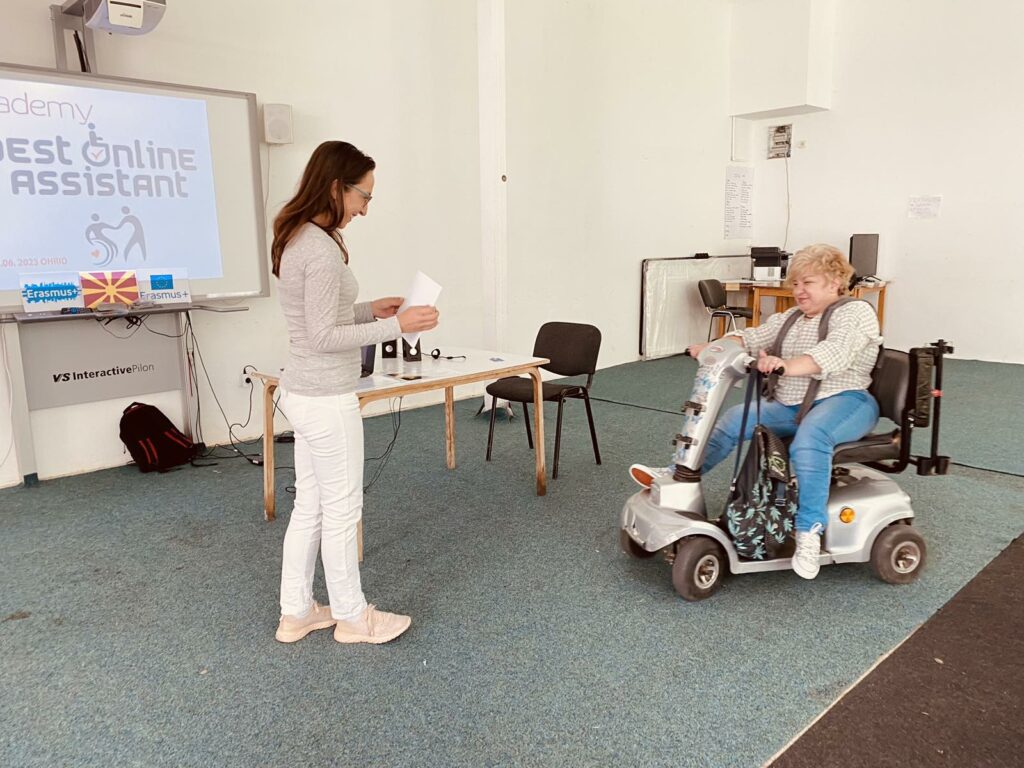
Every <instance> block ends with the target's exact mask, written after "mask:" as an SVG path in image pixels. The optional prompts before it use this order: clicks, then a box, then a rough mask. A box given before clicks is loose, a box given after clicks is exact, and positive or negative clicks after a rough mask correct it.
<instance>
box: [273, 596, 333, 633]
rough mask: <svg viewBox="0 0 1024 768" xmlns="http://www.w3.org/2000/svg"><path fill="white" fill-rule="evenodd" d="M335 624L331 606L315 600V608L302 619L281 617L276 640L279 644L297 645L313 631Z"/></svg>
mask: <svg viewBox="0 0 1024 768" xmlns="http://www.w3.org/2000/svg"><path fill="white" fill-rule="evenodd" d="M334 624H335V619H334V617H333V616H331V606H329V605H318V604H317V602H316V601H315V600H314V601H313V607H312V608H310V609H309V613H307V614H306V615H305V616H303V617H302V618H301V619H298V618H296V617H295V616H281V621H280V623H278V625H277V634H276V635H274V639H275V640H277V641H278V642H279V643H295V642H298V641H299V640H301V639H302V638H304V637H305V636H306V635H308V634H309V633H310V632H312V631H313V630H316V629H327V628H328V627H333V626H334Z"/></svg>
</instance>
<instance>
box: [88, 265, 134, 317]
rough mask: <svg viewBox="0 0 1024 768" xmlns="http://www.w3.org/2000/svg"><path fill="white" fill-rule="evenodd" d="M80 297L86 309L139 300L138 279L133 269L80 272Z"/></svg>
mask: <svg viewBox="0 0 1024 768" xmlns="http://www.w3.org/2000/svg"><path fill="white" fill-rule="evenodd" d="M81 277H82V297H83V298H84V299H85V307H86V309H94V308H95V307H97V306H99V305H100V304H127V305H128V306H131V305H132V304H134V303H135V302H136V301H138V300H139V281H138V280H137V279H136V277H135V270H127V271H124V272H82V273H81Z"/></svg>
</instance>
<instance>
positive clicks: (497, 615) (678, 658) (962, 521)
mask: <svg viewBox="0 0 1024 768" xmlns="http://www.w3.org/2000/svg"><path fill="white" fill-rule="evenodd" d="M973 365H982V366H987V364H971V363H967V362H961V361H956V366H955V367H956V368H960V367H961V366H962V367H963V368H964V370H965V371H967V373H965V374H964V376H967V375H968V374H972V369H973ZM687 366H692V362H691V361H683V360H681V359H678V358H673V359H669V360H663V361H657V362H652V363H634V364H630V365H626V366H619V367H616V368H612V369H607V370H605V371H601V372H599V374H598V376H597V378H596V390H595V393H596V394H597V395H598V396H600V397H605V398H608V399H621V400H629V401H631V402H638V403H646V404H653V405H655V406H656V407H662V406H665V407H669V408H676V407H678V405H679V404H680V403H681V402H682V401H683V400H684V399H685V397H686V395H687V394H688V393H689V389H690V380H691V376H692V367H691V368H687ZM952 367H953V366H951V368H952ZM1018 370H1019V369H1018V368H1016V367H1014V366H995V368H994V369H993V370H992V371H991V372H989V371H987V370H986V371H983V372H982V373H979V374H978V375H977V377H976V378H977V381H979V382H980V383H981V384H984V385H985V386H984V387H979V389H978V391H976V392H974V393H973V394H972V397H973V398H975V399H974V400H971V401H970V402H971V408H972V410H974V411H975V412H977V413H979V414H981V413H983V412H984V413H985V414H988V413H989V409H990V408H992V407H998V408H999V411H998V413H999V416H998V419H999V420H1001V421H1002V422H1003V423H1004V424H1005V429H1007V430H1008V429H1011V428H1012V429H1014V431H1015V432H1017V433H1019V432H1020V430H1021V428H1022V426H1024V425H1022V424H1021V423H1020V422H1021V419H1022V416H1021V413H1020V411H1019V408H1016V407H1014V406H1012V405H1011V404H1008V403H1007V402H1006V401H1005V400H1000V399H999V398H1001V397H1005V394H1004V393H1005V391H1006V389H1005V387H1003V382H1004V381H1005V380H1006V379H1007V377H1009V379H1010V381H1011V382H1015V381H1016V380H1017V379H1016V378H1015V377H1016V375H1017V371H1018ZM949 378H950V379H953V376H952V374H950V377H949ZM951 388H952V381H951V382H950V386H949V387H947V391H948V390H950V389H951ZM993 393H995V394H993ZM477 403H478V401H475V400H474V401H466V402H462V403H458V404H457V406H456V407H457V413H456V415H457V431H458V448H459V453H458V459H459V466H458V468H457V469H456V470H454V471H447V470H446V469H445V468H444V441H443V434H444V433H443V414H442V411H441V409H440V408H437V407H435V408H427V409H421V410H417V411H411V412H406V413H404V414H403V416H402V427H401V432H400V436H399V440H398V444H397V447H396V449H395V452H394V454H393V456H392V458H391V461H390V463H389V464H388V465H387V467H386V468H385V470H384V472H383V474H382V476H381V479H380V481H379V482H378V483H377V485H376V486H374V488H372V489H371V491H370V492H369V493H368V495H367V497H366V511H365V529H366V561H365V563H364V565H363V571H362V573H363V584H364V589H365V590H366V593H367V596H368V598H369V599H370V600H371V601H373V602H376V603H377V604H378V605H380V606H381V607H382V608H384V609H390V610H398V611H403V612H408V613H410V614H411V615H412V616H413V619H414V622H413V626H412V628H411V630H410V631H409V632H408V633H407V634H406V635H404V636H403V637H402V638H400V639H399V640H397V641H396V642H394V643H392V644H390V645H385V646H379V647H361V646H342V645H338V644H336V643H334V641H333V640H332V638H331V634H330V632H318V633H314V634H313V635H311V636H310V637H309V638H307V639H306V640H303V641H302V642H300V643H297V644H296V645H293V646H284V645H280V644H278V643H276V642H275V641H274V639H273V632H274V629H275V626H276V622H277V615H278V608H277V587H278V578H279V568H280V556H281V554H280V550H281V540H282V537H283V535H284V531H285V526H286V524H287V520H288V511H289V510H290V507H291V496H289V495H288V494H287V493H286V492H285V490H284V487H285V485H286V484H287V482H288V481H289V480H290V472H289V471H288V470H286V469H285V470H282V471H280V472H279V473H278V480H279V482H278V504H279V510H280V519H279V520H278V522H276V523H273V524H267V523H264V522H263V520H262V512H261V509H262V505H261V488H262V486H261V474H260V470H259V469H257V468H255V467H252V466H250V465H248V464H246V463H244V462H242V461H239V460H231V461H222V462H221V463H220V464H219V465H217V466H215V467H209V468H202V469H200V468H187V469H184V470H181V471H177V472H171V473H168V474H165V475H141V474H140V473H139V472H138V471H137V470H136V469H134V468H133V467H124V468H120V469H115V470H109V471H104V472H97V473H93V474H89V475H82V476H78V477H72V478H65V479H61V480H54V481H50V482H45V483H42V484H41V485H40V486H38V487H35V488H31V489H9V490H6V491H2V492H0V562H2V563H3V565H4V577H3V579H4V580H3V589H2V593H0V649H2V652H0V690H2V691H3V693H2V695H0V722H2V723H3V724H4V725H3V728H2V729H0V764H2V765H5V766H6V765H11V766H53V765H68V766H92V765H95V766H110V765H118V766H122V765H125V766H134V765H137V766H172V765H173V766H186V765H187V766H208V765H217V766H253V765H261V766H264V765H265V766H286V765H287V766H296V765H309V766H326V765H332V766H356V765H359V766H394V765H403V766H446V767H448V766H507V765H520V766H584V765H586V766H590V765H593V766H620V765H630V766H648V765H650V766H668V765H672V766H690V765H693V766H758V765H760V764H761V763H763V762H764V761H765V760H766V759H767V758H768V757H769V756H771V755H772V754H773V753H774V752H776V750H778V749H779V748H780V747H781V746H782V745H784V744H785V743H786V742H787V741H788V740H789V739H790V738H792V736H793V735H795V734H796V733H797V732H798V731H799V730H800V729H801V728H802V727H803V726H804V725H805V724H806V723H807V722H808V721H809V720H811V719H812V718H814V717H815V716H816V715H817V714H818V713H819V712H820V711H821V710H822V709H823V708H825V707H826V706H828V704H829V703H830V702H831V701H832V700H833V699H834V698H835V697H836V695H837V694H838V693H839V692H840V691H842V690H843V689H844V688H845V687H846V686H847V685H849V684H850V683H851V682H852V681H853V680H855V679H856V678H857V677H858V676H859V675H860V674H861V673H862V672H863V671H864V670H865V669H867V668H868V667H869V666H870V665H871V664H872V663H873V662H874V661H875V660H876V659H877V658H878V657H879V656H880V655H882V654H884V653H885V652H887V651H888V650H889V649H891V648H892V647H893V646H895V645H896V644H897V643H898V642H900V641H901V640H902V639H903V638H905V637H906V636H907V634H909V633H910V632H911V631H912V630H913V629H914V628H915V627H916V626H917V625H919V624H920V623H921V622H923V621H924V620H925V619H927V618H928V617H929V616H930V615H931V614H932V613H934V612H935V611H936V610H937V609H938V608H939V607H940V606H942V605H943V604H944V603H945V602H946V601H947V600H948V599H949V598H950V597H951V596H952V595H953V594H954V593H955V592H956V591H957V590H958V589H959V588H960V587H962V586H963V585H964V584H965V583H966V582H967V581H968V580H969V579H970V578H971V577H972V576H973V575H974V574H975V573H977V572H978V571H979V570H980V569H981V568H982V567H983V566H984V565H985V564H986V563H987V562H989V561H990V560H991V559H992V558H993V557H994V556H995V555H996V554H997V553H998V552H999V551H1000V550H1001V549H1003V548H1004V547H1005V546H1006V545H1007V544H1008V543H1009V542H1010V541H1011V540H1012V539H1013V538H1014V537H1015V536H1016V535H1018V534H1019V533H1020V532H1021V531H1022V530H1024V507H1022V504H1021V502H1020V499H1021V496H1022V492H1024V479H1021V478H1017V477H1012V476H1008V475H998V474H992V473H984V472H978V471H974V470H969V469H961V468H955V469H954V472H953V473H952V474H950V475H948V476H945V477H929V478H925V477H918V476H916V475H914V474H913V473H912V472H907V473H904V474H903V475H902V476H900V482H901V484H902V485H903V487H904V488H905V489H906V490H907V491H908V493H910V495H911V496H912V498H913V500H914V505H915V509H916V511H917V514H918V520H917V524H918V526H919V528H920V530H921V532H922V534H923V535H924V536H925V538H926V540H927V542H928V546H929V563H928V566H927V568H926V569H925V571H924V573H923V574H922V576H921V578H920V580H919V581H917V582H916V583H914V584H912V585H909V586H906V587H894V586H890V585H886V584H883V583H881V582H879V581H877V580H875V579H874V578H873V577H872V576H871V574H870V572H869V570H868V568H867V567H866V566H852V565H851V566H839V567H829V568H825V569H823V570H822V573H821V575H820V577H819V578H818V579H817V580H816V581H815V582H804V581H802V580H800V579H799V578H798V577H796V576H794V575H793V574H785V573H775V574H767V575H758V576H743V577H735V578H732V579H730V580H728V581H727V582H726V584H725V585H724V586H723V588H722V590H721V591H720V592H719V593H718V594H717V595H715V596H714V597H713V598H712V599H711V600H708V601H705V602H703V603H697V604H691V603H685V602H683V601H682V600H680V599H679V598H678V597H676V595H675V593H674V591H673V589H672V586H671V581H670V570H669V567H668V566H667V564H665V563H664V562H663V561H661V560H660V559H652V560H648V561H642V562H640V561H635V560H631V559H629V558H627V557H626V556H625V555H623V554H622V553H620V552H619V550H618V545H617V541H616V533H617V517H618V514H619V511H620V509H621V507H622V504H623V502H624V500H625V499H626V497H627V496H628V495H629V494H631V493H632V492H633V490H634V486H633V484H632V482H631V481H630V480H629V479H628V478H627V476H626V472H625V468H626V467H627V466H628V465H629V464H630V463H631V462H633V461H638V460H639V461H647V460H650V461H653V460H656V459H659V457H661V458H666V457H667V455H668V451H669V445H668V443H669V439H670V437H671V435H672V434H673V433H674V432H675V431H677V430H678V428H679V424H678V417H677V416H675V415H669V414H661V413H657V412H654V411H649V410H642V409H638V408H633V407H627V406H621V405H614V404H609V403H597V404H595V416H596V420H597V428H598V435H599V438H600V441H601V449H602V454H603V458H604V464H603V466H595V464H594V462H593V454H592V453H591V451H590V444H589V436H588V435H587V430H586V419H585V417H584V414H583V410H582V406H581V404H578V403H574V404H570V405H569V406H567V409H566V410H567V414H566V426H565V434H564V435H563V450H562V465H561V474H560V477H559V478H558V480H554V481H549V493H548V495H547V496H545V497H537V496H535V495H533V493H532V491H533V460H532V455H531V453H530V452H529V451H528V449H527V446H526V439H525V433H524V431H523V424H522V420H521V419H516V420H515V421H514V422H512V423H511V424H510V423H505V422H500V423H499V425H498V428H497V434H496V435H495V457H494V461H493V462H491V463H490V464H488V463H485V462H484V460H483V454H484V448H485V445H486V435H487V422H486V420H485V419H483V418H480V417H475V416H474V413H475V410H476V406H477ZM949 410H950V411H955V408H954V407H950V409H949ZM965 410H966V406H965ZM547 416H548V425H549V426H548V456H549V465H550V456H551V446H552V445H553V427H554V418H553V416H554V412H553V410H550V411H549V412H548V414H547ZM988 417H989V418H992V419H993V422H994V421H995V419H996V417H995V415H994V414H991V415H989V416H988ZM966 419H967V417H965V423H966ZM953 420H954V419H953V417H952V416H951V417H950V421H951V422H952V421H953ZM366 427H367V437H366V440H367V455H375V454H377V453H380V451H381V450H382V449H383V448H384V446H385V445H386V444H387V442H388V440H389V439H390V435H391V424H390V420H389V419H388V418H386V417H384V418H376V419H371V420H368V421H367V423H366ZM944 429H945V428H944ZM1002 434H1007V433H1005V432H992V431H985V432H984V433H982V432H980V431H977V430H976V431H974V432H965V433H964V434H962V435H960V436H959V437H958V438H957V439H959V440H962V441H963V444H962V450H963V452H964V454H965V456H966V455H968V454H972V455H971V462H972V463H977V464H979V465H982V464H984V463H985V462H984V461H983V460H982V459H983V458H985V457H986V456H989V455H990V454H988V453H985V451H991V455H992V456H998V455H1005V456H1006V457H1007V458H1012V457H1010V444H1009V443H1008V442H1007V443H1004V444H1003V445H1001V446H996V445H994V440H993V438H994V437H995V436H997V435H1002ZM982 438H984V442H985V445H982ZM953 445H955V443H953V442H952V440H951V441H950V442H949V443H947V442H946V439H945V433H944V441H943V447H944V452H947V453H951V454H954V458H956V459H960V458H961V457H960V456H958V455H956V453H955V449H954V448H953ZM289 448H290V446H287V445H283V446H279V449H280V451H279V455H278V457H277V458H278V461H279V462H280V463H281V464H284V465H287V464H290V463H291V460H290V459H291V456H290V450H288V449H289ZM1012 460H1013V461H1019V459H1015V458H1014V459H1012ZM371 468H372V464H369V465H368V470H369V469H371ZM726 472H727V469H725V468H724V467H719V468H717V469H716V470H715V472H713V473H711V475H710V477H709V478H708V480H707V489H708V490H707V493H708V498H709V503H710V505H712V506H714V505H715V504H719V503H721V502H722V500H723V499H724V492H725V483H726V477H725V473H726ZM316 595H317V597H318V598H319V599H321V600H322V601H325V600H326V592H325V590H324V588H323V585H322V581H321V580H318V584H317V587H316Z"/></svg>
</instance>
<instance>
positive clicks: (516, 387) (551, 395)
mask: <svg viewBox="0 0 1024 768" xmlns="http://www.w3.org/2000/svg"><path fill="white" fill-rule="evenodd" d="M541 389H542V390H543V392H544V399H545V400H546V401H549V402H550V401H554V400H558V398H559V397H576V396H579V394H580V392H582V391H583V387H581V386H580V385H579V384H557V383H554V382H549V381H545V382H542V384H541ZM487 394H488V395H491V396H492V397H500V398H501V399H502V400H511V401H512V402H515V403H532V402H533V379H530V378H524V377H522V376H509V377H508V378H505V379H498V380H497V381H496V382H494V383H493V384H488V385H487Z"/></svg>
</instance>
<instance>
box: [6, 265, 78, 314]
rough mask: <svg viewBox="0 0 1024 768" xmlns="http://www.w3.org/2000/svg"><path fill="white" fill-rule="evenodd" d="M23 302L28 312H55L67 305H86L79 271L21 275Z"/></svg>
mask: <svg viewBox="0 0 1024 768" xmlns="http://www.w3.org/2000/svg"><path fill="white" fill-rule="evenodd" d="M20 284H21V304H22V306H23V307H24V308H25V311H26V312H53V311H54V310H60V309H64V308H65V307H78V308H81V307H84V306H85V303H84V302H83V300H82V284H81V281H80V280H79V277H78V273H77V272H44V273H41V274H38V275H21V277H20Z"/></svg>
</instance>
